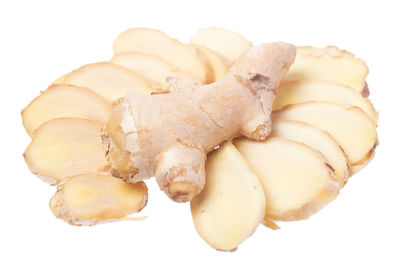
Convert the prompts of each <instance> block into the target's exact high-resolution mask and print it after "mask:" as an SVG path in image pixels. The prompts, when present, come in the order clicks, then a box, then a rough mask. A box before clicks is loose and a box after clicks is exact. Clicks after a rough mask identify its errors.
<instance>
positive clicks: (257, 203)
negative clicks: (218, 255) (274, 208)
mask: <svg viewBox="0 0 400 267" xmlns="http://www.w3.org/2000/svg"><path fill="white" fill-rule="evenodd" d="M190 206H191V211H192V217H193V222H194V225H195V227H196V230H197V232H198V233H199V235H200V236H201V237H202V238H203V239H204V240H205V241H206V242H207V243H208V244H210V245H211V246H212V247H214V248H216V249H218V250H228V251H229V250H233V249H235V248H236V247H237V246H238V245H239V244H240V243H241V242H242V241H243V240H244V239H246V238H247V237H249V236H250V235H251V234H252V233H253V232H254V230H255V229H256V227H257V226H258V225H259V224H260V222H261V221H262V219H263V216H264V210H265V197H264V192H263V189H262V186H261V184H260V182H259V180H258V178H257V176H256V175H255V174H254V173H253V171H252V170H251V169H250V168H249V166H248V164H247V163H246V162H245V160H244V159H243V157H242V156H241V155H240V153H239V152H238V151H237V149H236V148H235V147H234V146H233V145H232V143H225V144H223V145H222V146H221V147H220V148H219V149H218V150H216V151H213V152H212V153H210V154H209V155H207V162H206V186H205V188H204V189H203V191H202V192H201V193H200V194H199V195H197V196H196V197H195V198H194V199H193V200H192V201H191V203H190Z"/></svg>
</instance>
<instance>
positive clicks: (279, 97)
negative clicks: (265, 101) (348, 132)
mask: <svg viewBox="0 0 400 267" xmlns="http://www.w3.org/2000/svg"><path fill="white" fill-rule="evenodd" d="M307 101H331V102H335V103H339V104H342V105H344V106H346V107H351V106H357V107H359V108H360V109H361V110H362V111H364V112H365V113H366V114H367V115H368V117H370V118H371V119H372V120H373V121H374V122H375V124H376V123H377V122H378V113H377V112H376V110H375V109H374V106H373V105H372V103H371V101H370V100H369V99H368V98H364V97H362V96H361V95H360V94H359V93H358V92H356V91H354V90H353V89H351V88H350V87H347V86H344V85H341V84H338V83H333V82H318V81H317V82H315V81H289V82H286V83H284V84H282V85H281V86H280V87H279V89H278V92H277V94H276V98H275V101H274V105H273V107H272V109H273V110H278V109H281V108H283V107H285V106H287V105H289V104H296V103H302V102H307Z"/></svg>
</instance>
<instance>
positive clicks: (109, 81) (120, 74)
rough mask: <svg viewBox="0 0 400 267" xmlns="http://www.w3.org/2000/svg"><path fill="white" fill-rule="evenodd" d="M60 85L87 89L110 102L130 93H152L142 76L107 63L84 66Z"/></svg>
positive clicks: (66, 77) (64, 79) (67, 76)
mask: <svg viewBox="0 0 400 267" xmlns="http://www.w3.org/2000/svg"><path fill="white" fill-rule="evenodd" d="M62 83H63V84H70V85H75V86H80V87H86V88H89V89H91V90H92V91H94V92H96V93H97V94H99V95H101V96H102V97H104V98H105V99H107V100H109V101H110V102H112V101H114V100H116V99H118V98H121V97H124V96H125V95H126V94H128V93H130V92H137V93H144V94H150V93H151V92H152V88H151V87H150V85H149V83H148V82H147V81H146V80H145V79H144V78H143V77H142V76H140V75H138V74H136V73H135V72H133V71H131V70H128V69H126V68H123V67H121V66H118V65H115V64H112V63H109V62H100V63H93V64H88V65H84V66H82V67H80V68H79V69H77V70H74V71H72V72H71V73H69V74H67V75H66V76H65V77H64V78H63V79H62Z"/></svg>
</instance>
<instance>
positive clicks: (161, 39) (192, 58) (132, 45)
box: [114, 28, 212, 83]
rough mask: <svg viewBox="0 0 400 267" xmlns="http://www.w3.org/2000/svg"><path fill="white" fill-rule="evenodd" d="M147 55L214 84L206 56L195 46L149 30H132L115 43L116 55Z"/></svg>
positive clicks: (123, 34)
mask: <svg viewBox="0 0 400 267" xmlns="http://www.w3.org/2000/svg"><path fill="white" fill-rule="evenodd" d="M130 52H136V53H145V54H150V55H155V56H159V57H161V58H163V59H164V60H166V61H167V62H169V63H171V64H173V65H175V66H177V67H178V68H179V69H180V70H182V71H185V72H188V73H190V74H192V75H193V76H194V77H196V79H199V80H200V81H201V82H202V83H209V82H212V70H211V69H210V66H209V63H208V61H207V59H206V58H205V56H204V55H203V54H202V53H201V52H200V51H199V50H198V49H197V48H196V47H194V46H191V45H186V44H184V43H181V42H180V41H178V40H176V39H172V38H171V37H169V36H168V35H166V34H165V33H163V32H161V31H158V30H154V29H147V28H132V29H128V30H126V31H125V32H123V33H121V34H120V35H119V36H118V37H117V38H116V40H115V41H114V54H115V55H118V54H122V53H130Z"/></svg>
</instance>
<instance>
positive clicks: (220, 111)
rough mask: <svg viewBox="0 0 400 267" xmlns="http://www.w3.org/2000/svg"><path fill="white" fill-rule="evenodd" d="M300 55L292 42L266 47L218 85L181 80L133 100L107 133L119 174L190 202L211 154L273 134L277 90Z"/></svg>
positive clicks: (117, 112)
mask: <svg viewBox="0 0 400 267" xmlns="http://www.w3.org/2000/svg"><path fill="white" fill-rule="evenodd" d="M295 55H296V48H295V46H293V45H291V44H285V43H269V44H262V45H259V46H255V47H252V48H250V49H249V50H248V51H247V52H246V53H245V54H243V55H242V56H241V57H240V58H239V59H238V60H237V62H236V63H235V64H234V65H233V67H232V68H231V70H230V71H229V72H228V73H227V75H226V76H225V77H224V78H223V79H221V80H219V81H218V82H215V83H213V84H208V85H195V84H189V83H187V82H179V81H175V83H174V85H173V87H174V92H170V93H168V94H153V95H144V94H138V93H130V94H128V95H127V96H126V97H125V98H123V99H121V100H119V101H118V103H116V105H115V106H114V109H113V112H112V115H111V117H110V119H109V120H108V123H107V125H106V127H105V130H104V133H103V140H104V143H105V145H106V149H107V159H108V160H109V162H110V164H111V167H112V169H113V171H112V173H113V175H114V176H117V177H121V178H123V179H124V180H126V181H128V182H137V181H140V180H143V179H146V178H149V177H152V176H155V177H156V180H157V183H158V184H159V186H160V188H161V190H163V191H164V192H165V193H166V194H167V195H168V196H169V197H170V198H172V199H173V200H175V201H178V202H185V201H190V200H191V199H192V198H193V196H195V195H197V194H198V193H199V192H201V190H202V189H203V187H204V184H205V170H204V164H205V160H206V154H207V153H208V152H210V151H211V150H213V148H214V147H215V146H217V145H219V144H221V143H222V142H223V141H225V140H231V139H233V138H234V137H237V136H241V135H244V136H246V137H248V138H250V139H253V140H264V139H265V138H266V137H267V136H268V135H269V134H270V132H271V127H272V123H271V118H270V113H271V109H272V103H273V100H274V97H275V92H276V89H277V88H278V86H279V83H280V81H281V80H282V78H283V77H284V75H285V74H286V72H287V70H288V68H289V67H290V65H291V64H292V63H293V61H294V58H295Z"/></svg>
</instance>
